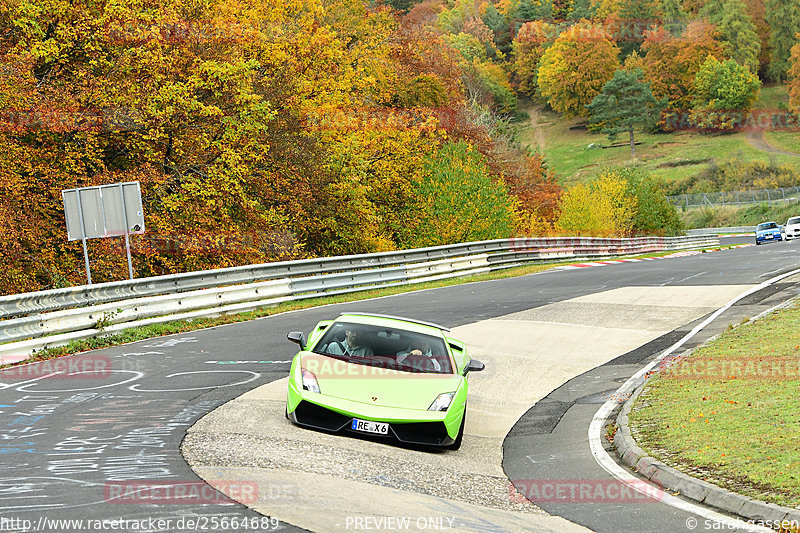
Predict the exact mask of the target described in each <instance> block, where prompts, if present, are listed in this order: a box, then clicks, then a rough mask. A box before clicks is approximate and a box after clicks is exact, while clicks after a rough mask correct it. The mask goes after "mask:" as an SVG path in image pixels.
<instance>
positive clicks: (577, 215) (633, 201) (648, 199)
mask: <svg viewBox="0 0 800 533" xmlns="http://www.w3.org/2000/svg"><path fill="white" fill-rule="evenodd" d="M555 227H556V230H558V231H561V232H563V233H568V234H570V235H575V234H577V235H597V236H613V237H629V236H633V235H678V234H680V232H681V230H682V224H681V221H680V218H679V216H678V213H677V211H676V210H675V207H674V206H672V205H670V203H669V202H668V201H667V199H666V197H665V196H664V192H663V190H662V188H661V187H660V186H659V185H658V184H657V183H656V182H655V181H654V180H653V179H652V178H651V177H650V176H649V175H648V174H646V173H644V172H642V171H640V170H637V169H633V168H616V169H606V170H603V171H602V172H600V174H599V175H598V176H597V177H596V178H595V179H593V180H592V181H591V182H589V183H588V184H578V185H575V186H573V187H571V188H570V189H568V190H567V191H566V193H565V194H564V196H563V198H562V202H561V211H560V215H559V218H558V220H557V221H556V224H555Z"/></svg>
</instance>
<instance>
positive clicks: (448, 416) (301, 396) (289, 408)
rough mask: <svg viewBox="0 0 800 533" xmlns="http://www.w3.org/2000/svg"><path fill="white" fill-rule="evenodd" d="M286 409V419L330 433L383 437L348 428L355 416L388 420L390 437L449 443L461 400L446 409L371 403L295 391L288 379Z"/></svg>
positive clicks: (458, 418)
mask: <svg viewBox="0 0 800 533" xmlns="http://www.w3.org/2000/svg"><path fill="white" fill-rule="evenodd" d="M312 400H316V401H312ZM286 412H287V415H288V416H289V420H291V421H292V422H293V423H295V424H297V425H299V426H304V427H309V428H313V429H318V430H322V431H327V432H330V433H339V432H347V433H356V434H359V435H372V436H375V437H382V436H381V435H373V434H370V433H362V432H360V431H355V430H352V429H350V425H351V421H352V420H353V418H358V419H361V420H371V421H375V422H387V423H388V424H389V437H394V438H395V439H397V440H398V441H400V442H403V443H408V444H421V445H425V446H448V445H450V444H453V442H455V439H456V437H457V436H458V431H459V429H460V428H461V420H462V418H463V417H464V403H463V402H458V403H456V402H454V404H453V405H451V406H450V409H448V410H447V411H420V410H416V409H402V408H395V407H381V406H372V405H365V404H363V403H360V402H355V401H352V400H345V399H342V398H332V397H329V396H324V395H321V394H318V393H311V392H308V391H305V390H298V388H297V386H296V384H295V383H294V382H293V381H292V380H290V381H289V394H288V397H287V402H286ZM384 438H386V437H384Z"/></svg>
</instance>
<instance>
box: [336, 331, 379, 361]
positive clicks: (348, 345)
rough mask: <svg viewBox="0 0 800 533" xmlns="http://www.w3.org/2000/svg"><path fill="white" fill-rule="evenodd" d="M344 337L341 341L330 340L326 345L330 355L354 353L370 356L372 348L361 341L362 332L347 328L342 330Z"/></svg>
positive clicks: (360, 355) (358, 355)
mask: <svg viewBox="0 0 800 533" xmlns="http://www.w3.org/2000/svg"><path fill="white" fill-rule="evenodd" d="M344 334H345V339H344V340H343V341H342V342H332V343H330V344H329V345H328V349H327V352H328V353H329V354H331V355H355V356H357V357H371V356H372V355H373V351H372V348H370V347H369V346H367V345H366V344H362V343H361V337H363V334H362V333H361V332H360V331H359V330H357V329H355V328H348V329H346V330H345V332H344Z"/></svg>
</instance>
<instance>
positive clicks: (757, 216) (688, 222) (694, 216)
mask: <svg viewBox="0 0 800 533" xmlns="http://www.w3.org/2000/svg"><path fill="white" fill-rule="evenodd" d="M679 213H680V216H681V220H682V221H683V224H684V226H685V227H687V228H690V229H691V228H720V227H730V226H755V225H756V224H758V223H760V222H765V221H768V220H774V221H775V222H777V223H778V224H785V223H786V221H787V220H788V219H789V217H794V216H800V204H797V203H787V204H783V203H780V204H778V203H775V204H773V205H771V206H770V205H767V204H757V205H750V206H733V207H731V206H724V207H723V206H715V207H700V208H692V209H687V210H686V211H679Z"/></svg>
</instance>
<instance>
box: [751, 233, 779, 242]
mask: <svg viewBox="0 0 800 533" xmlns="http://www.w3.org/2000/svg"><path fill="white" fill-rule="evenodd" d="M781 240H783V237H782V236H781V234H780V233H777V234H774V233H773V234H772V236H768V234H763V235H756V242H761V243H764V242H773V241H781Z"/></svg>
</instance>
